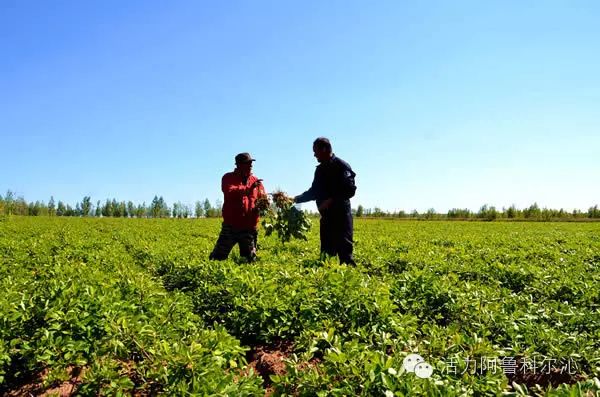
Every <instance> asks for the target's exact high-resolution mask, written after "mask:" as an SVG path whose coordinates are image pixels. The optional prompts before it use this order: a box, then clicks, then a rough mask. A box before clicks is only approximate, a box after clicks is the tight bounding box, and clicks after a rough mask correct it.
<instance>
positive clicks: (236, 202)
mask: <svg viewBox="0 0 600 397" xmlns="http://www.w3.org/2000/svg"><path fill="white" fill-rule="evenodd" d="M257 179H258V178H257V177H255V176H254V175H250V176H249V177H248V180H247V181H246V183H244V182H243V180H242V177H241V175H240V174H238V173H237V172H235V171H233V172H228V173H227V174H225V175H223V179H222V180H221V190H223V196H224V200H223V223H226V224H228V225H231V226H233V228H234V229H239V230H255V229H256V227H257V226H258V210H257V209H256V207H255V204H256V200H257V199H258V197H259V195H261V194H265V191H264V188H263V187H262V185H260V187H256V188H254V189H252V188H251V186H252V184H253V183H254V182H255V181H256V180H257Z"/></svg>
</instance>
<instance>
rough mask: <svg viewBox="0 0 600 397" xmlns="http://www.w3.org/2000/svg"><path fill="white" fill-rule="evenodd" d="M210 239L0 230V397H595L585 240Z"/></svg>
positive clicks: (446, 236) (149, 232) (201, 226)
mask: <svg viewBox="0 0 600 397" xmlns="http://www.w3.org/2000/svg"><path fill="white" fill-rule="evenodd" d="M219 228H220V221H219V220H216V219H199V220H196V219H188V220H175V219H88V218H53V217H47V218H39V217H36V218H33V217H12V218H4V219H3V220H0V291H1V295H0V394H1V395H13V396H16V395H30V394H33V395H41V394H44V393H46V395H51V394H52V393H54V394H55V395H70V394H74V395H137V396H141V395H157V394H164V395H229V396H264V395H300V396H315V395H317V396H325V395H347V396H354V395H365V396H386V397H388V396H413V395H429V396H460V395H552V396H579V395H583V396H595V395H598V394H599V393H600V381H599V380H598V377H600V223H525V222H514V223H511V222H442V221H440V222H436V221H431V222H419V221H392V220H369V219H364V220H363V219H361V220H356V223H355V240H356V244H355V254H356V255H355V257H356V260H357V262H358V265H357V266H356V267H351V266H346V265H340V264H339V263H338V262H337V260H332V259H324V260H321V259H319V255H318V250H319V240H318V222H314V226H313V228H312V230H311V232H310V234H309V239H308V242H305V241H298V240H293V241H291V242H288V243H285V244H282V243H281V242H280V241H279V240H278V239H277V238H276V237H275V236H269V237H265V236H264V234H263V233H262V232H261V235H260V237H259V244H260V250H259V252H258V255H259V260H258V261H257V262H255V263H251V264H249V263H245V262H244V261H242V260H241V259H240V258H239V255H238V253H237V248H235V249H234V252H233V253H232V255H231V256H230V259H229V260H227V261H223V262H214V261H209V260H208V259H207V258H208V255H209V253H210V251H211V249H212V247H213V244H214V242H215V241H216V238H217V235H218V232H219ZM409 354H418V355H420V356H421V357H422V358H423V360H424V362H425V363H427V365H429V366H430V369H431V371H430V372H429V373H424V372H421V373H420V374H418V371H417V372H415V371H416V370H414V371H411V370H410V368H409V367H407V365H406V360H405V359H406V358H407V356H408V355H409ZM413 357H414V356H413ZM421 368H423V367H422V366H421ZM425 372H427V371H425Z"/></svg>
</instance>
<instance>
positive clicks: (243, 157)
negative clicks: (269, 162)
mask: <svg viewBox="0 0 600 397" xmlns="http://www.w3.org/2000/svg"><path fill="white" fill-rule="evenodd" d="M252 161H256V160H254V159H253V158H252V156H250V153H240V154H238V155H237V156H235V163H236V164H244V163H250V162H252Z"/></svg>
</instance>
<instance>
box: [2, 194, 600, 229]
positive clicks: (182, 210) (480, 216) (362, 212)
mask: <svg viewBox="0 0 600 397" xmlns="http://www.w3.org/2000/svg"><path fill="white" fill-rule="evenodd" d="M221 207H222V202H221V201H220V200H216V202H215V205H212V204H211V202H210V201H209V200H208V199H204V200H203V201H196V203H195V204H194V205H193V206H191V205H188V204H184V203H182V202H180V201H177V202H175V203H173V205H171V206H169V205H168V204H167V203H166V202H165V200H164V199H163V197H162V196H154V198H153V199H152V201H151V202H150V204H149V205H146V203H145V202H144V203H142V204H135V203H133V202H132V201H127V202H126V201H117V200H116V199H114V198H113V199H106V200H105V201H104V202H102V201H100V200H98V201H96V202H95V203H94V202H92V198H91V197H90V196H85V197H83V199H82V200H81V202H78V203H76V204H75V206H74V207H73V206H71V205H70V204H65V203H64V202H63V201H60V200H59V201H58V202H56V201H55V200H54V197H50V200H48V203H45V202H44V201H39V200H38V201H35V202H34V201H31V202H27V201H26V200H25V199H24V198H23V197H22V196H19V197H17V196H16V194H15V193H14V192H12V191H10V190H9V191H7V192H6V194H5V195H4V196H2V195H1V194H0V215H29V216H44V215H47V216H94V217H115V218H192V217H196V218H218V217H220V216H221ZM311 214H313V213H312V212H311ZM352 214H353V215H354V216H355V217H357V218H361V217H376V218H401V219H438V220H441V219H447V220H487V221H493V220H502V219H509V220H542V221H544V220H582V219H600V209H599V208H598V205H594V206H592V207H590V208H588V210H587V211H581V210H573V211H565V210H564V209H562V208H561V209H558V210H557V209H552V208H540V207H539V206H538V204H537V203H533V204H532V205H530V206H529V207H527V208H523V209H519V208H517V207H516V206H514V205H511V206H510V207H508V208H502V209H496V207H494V206H488V205H483V206H482V207H481V208H480V209H479V211H471V210H469V209H467V208H453V209H451V210H449V211H448V212H445V213H440V212H437V211H436V210H435V209H433V208H430V209H428V210H427V211H425V212H422V213H420V212H418V211H417V210H413V211H412V212H405V211H394V212H389V211H383V210H382V209H381V208H378V207H375V208H365V207H363V206H362V205H359V206H358V207H357V208H355V209H353V210H352ZM313 215H314V214H313Z"/></svg>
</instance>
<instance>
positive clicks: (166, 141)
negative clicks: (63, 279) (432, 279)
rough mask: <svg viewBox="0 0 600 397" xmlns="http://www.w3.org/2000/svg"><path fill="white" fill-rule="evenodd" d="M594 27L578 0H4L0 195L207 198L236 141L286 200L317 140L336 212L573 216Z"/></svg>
mask: <svg viewBox="0 0 600 397" xmlns="http://www.w3.org/2000/svg"><path fill="white" fill-rule="evenodd" d="M599 18H600V3H598V2H596V1H529V2H523V1H497V2H493V1H489V2H480V1H439V2H438V1H427V2H402V1H385V2H381V1H376V2H367V1H314V2H311V1H270V2H263V1H243V2H237V1H236V2H217V1H213V2H210V1H172V2H164V1H160V2H159V1H127V2H123V1H85V2H81V1H51V2H50V1H12V0H3V1H0V54H1V61H0V141H1V142H2V151H1V153H2V156H1V159H2V166H3V167H2V169H3V170H4V171H3V172H2V173H1V174H0V191H2V192H4V191H6V190H7V189H11V190H13V191H15V192H17V194H18V195H23V196H24V197H25V198H26V199H27V200H35V199H40V200H42V199H43V200H45V201H47V200H48V199H49V197H50V195H54V197H55V199H57V200H58V199H61V200H63V201H66V202H70V203H72V204H74V203H75V202H76V201H80V200H81V198H82V197H83V196H84V195H90V196H92V199H93V200H94V202H95V201H96V200H104V199H106V198H108V197H110V198H112V197H115V198H117V199H118V200H133V201H134V202H143V201H145V202H146V203H148V202H150V201H151V200H152V197H153V196H154V195H155V194H159V195H163V196H164V198H165V199H166V200H167V202H168V203H172V202H173V201H178V200H179V201H182V202H184V203H190V204H191V203H193V202H194V201H196V200H199V199H204V198H205V197H208V198H209V199H210V200H211V201H213V202H214V201H215V199H217V198H220V197H221V193H220V179H221V176H222V174H223V173H225V172H228V171H230V170H231V169H232V168H233V157H234V155H235V154H236V153H238V152H243V151H248V152H250V153H251V154H252V155H253V156H254V157H255V158H257V159H258V160H257V162H256V163H255V168H254V171H255V174H257V175H258V176H259V177H260V178H263V179H264V180H265V186H266V187H267V189H268V190H273V189H275V188H280V189H282V190H284V191H286V192H288V193H289V194H294V195H295V194H299V193H301V192H302V191H304V190H305V189H306V188H308V187H309V186H310V183H311V181H312V176H313V172H314V167H315V165H316V162H315V159H314V158H313V156H312V150H311V147H312V141H313V140H314V138H316V137H317V136H326V137H329V138H330V139H331V141H332V143H333V147H334V152H335V153H336V154H337V155H338V156H339V157H341V158H343V159H344V160H346V161H348V162H349V163H350V165H351V166H352V167H353V168H354V170H355V171H356V173H357V185H358V191H357V195H356V197H355V198H354V199H353V206H354V207H356V206H357V205H358V204H363V205H364V206H366V207H375V206H379V207H381V208H383V209H387V210H397V209H403V210H406V211H411V210H413V209H417V210H419V211H424V210H426V209H428V208H431V207H433V208H435V209H436V210H438V211H446V210H448V209H449V208H454V207H461V208H463V207H466V208H471V209H473V210H476V209H478V208H479V207H480V206H481V205H482V204H489V205H495V206H497V207H499V208H501V207H502V206H509V205H511V204H516V205H517V206H518V207H521V208H522V207H525V206H528V205H530V204H531V203H533V202H534V201H536V202H537V203H538V204H539V205H540V206H548V207H553V208H560V207H564V208H566V209H572V208H580V209H587V208H588V207H589V206H591V205H593V204H596V203H599V202H600V184H599V183H598V179H599V176H600V156H599V155H598V152H599V148H600V47H599V45H600V44H599V43H600V24H598V19H599ZM304 206H305V208H309V209H314V204H312V203H311V204H304Z"/></svg>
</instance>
